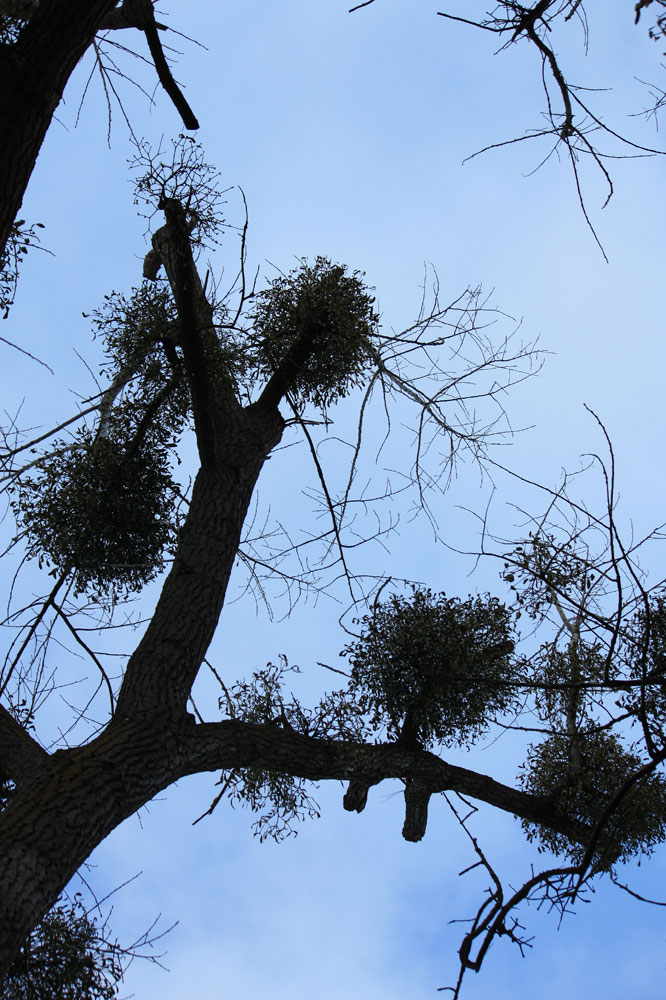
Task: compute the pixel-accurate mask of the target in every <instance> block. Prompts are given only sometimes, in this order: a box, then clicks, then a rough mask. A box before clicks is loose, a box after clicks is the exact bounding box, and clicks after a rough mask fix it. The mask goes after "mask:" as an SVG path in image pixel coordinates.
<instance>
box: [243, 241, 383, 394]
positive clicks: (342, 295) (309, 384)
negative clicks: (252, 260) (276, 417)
mask: <svg viewBox="0 0 666 1000" xmlns="http://www.w3.org/2000/svg"><path fill="white" fill-rule="evenodd" d="M362 279H363V274H362V273H361V272H359V271H354V272H353V273H352V274H347V273H346V268H345V267H344V266H342V265H340V264H333V263H331V261H330V260H329V259H328V258H326V257H317V258H316V260H315V262H314V264H308V262H307V261H306V260H305V258H303V259H302V260H301V264H300V267H298V268H295V269H294V270H293V271H290V272H289V274H286V275H281V276H280V277H279V278H276V279H275V281H273V282H271V284H270V285H269V287H268V288H267V289H265V290H264V291H262V292H259V294H258V295H257V297H256V305H255V309H254V312H253V316H252V320H253V337H252V349H253V353H254V365H255V367H256V370H257V373H258V374H259V375H260V376H264V377H270V376H271V375H273V374H274V372H276V371H277V370H278V368H279V367H280V364H281V363H282V362H283V361H284V360H285V358H286V357H287V355H289V354H290V352H294V353H298V352H299V351H301V350H302V351H303V353H304V354H305V359H304V360H298V361H297V362H296V369H297V371H296V374H295V376H294V377H293V378H292V381H291V388H290V392H291V395H292V398H294V399H295V400H296V401H297V402H298V403H301V404H302V403H305V402H310V403H313V404H314V405H315V406H317V407H325V406H327V405H329V404H330V403H333V402H334V401H335V400H337V399H340V398H343V397H344V396H346V395H347V394H348V393H349V392H350V390H351V389H352V388H353V387H354V386H357V385H360V384H361V382H362V380H363V375H364V372H365V371H366V370H367V367H368V365H369V363H370V360H371V350H370V345H371V340H372V337H373V334H374V333H375V331H376V326H377V322H378V319H379V317H378V315H377V313H376V312H375V311H374V308H373V304H374V301H375V300H374V298H373V296H372V295H371V294H370V291H369V290H368V288H367V287H366V286H365V285H364V283H363V280H362Z"/></svg>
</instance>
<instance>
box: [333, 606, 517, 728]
mask: <svg viewBox="0 0 666 1000" xmlns="http://www.w3.org/2000/svg"><path fill="white" fill-rule="evenodd" d="M360 624H361V635H360V637H359V638H358V639H357V640H356V641H355V642H353V643H351V644H350V645H348V646H347V647H345V649H344V650H343V651H342V655H345V656H348V657H349V660H350V662H351V667H352V671H351V677H352V680H351V685H350V690H351V692H352V694H353V696H354V697H355V698H356V699H357V700H358V703H359V705H360V706H361V707H362V708H363V710H364V711H366V712H368V713H369V714H370V718H371V722H372V724H373V725H375V726H380V725H381V726H386V728H387V730H388V734H389V737H390V738H393V739H401V740H403V741H409V742H414V741H415V742H417V743H419V744H422V745H424V746H426V747H431V746H432V745H433V744H435V743H443V744H445V745H447V746H452V745H469V744H470V743H472V742H473V741H474V740H475V739H477V738H478V736H479V735H480V734H481V733H482V732H483V731H485V730H486V729H487V728H488V726H489V725H490V723H491V721H492V719H493V716H494V715H496V714H499V713H502V712H506V711H507V710H508V709H510V708H511V706H512V705H513V704H514V703H515V699H516V694H515V691H513V690H512V689H511V682H513V681H515V679H516V667H515V664H514V660H513V657H512V655H511V654H512V652H513V648H514V646H513V641H512V638H511V615H510V612H509V611H508V610H507V608H506V607H505V606H504V605H503V604H502V603H501V602H500V601H499V600H498V599H497V598H495V597H491V596H490V595H484V596H479V597H470V598H468V599H467V600H466V601H463V600H460V599H459V598H456V597H447V596H446V595H445V594H433V593H432V591H430V590H417V589H415V590H414V592H413V594H412V596H411V598H406V597H402V596H398V595H393V596H392V597H391V598H390V599H389V600H388V601H385V602H383V603H380V604H377V605H376V606H375V608H374V609H373V612H372V614H370V615H367V616H366V617H364V618H363V619H362V621H361V622H360Z"/></svg>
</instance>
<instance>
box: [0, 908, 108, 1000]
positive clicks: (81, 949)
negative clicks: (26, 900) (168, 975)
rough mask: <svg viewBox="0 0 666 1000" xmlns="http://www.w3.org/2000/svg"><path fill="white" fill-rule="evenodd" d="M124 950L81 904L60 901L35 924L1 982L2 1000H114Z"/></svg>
mask: <svg viewBox="0 0 666 1000" xmlns="http://www.w3.org/2000/svg"><path fill="white" fill-rule="evenodd" d="M122 976H123V967H122V964H121V953H120V950H119V949H118V948H117V947H114V946H113V945H112V944H109V942H108V941H107V940H106V939H105V937H104V934H103V929H102V928H100V927H98V925H97V924H96V923H95V921H94V920H91V919H90V918H89V917H88V916H87V915H86V913H85V911H84V909H83V907H82V906H81V905H80V903H79V902H78V900H77V901H75V902H74V903H72V904H69V905H66V904H64V903H59V904H58V905H56V906H55V907H54V908H53V909H52V910H50V911H49V912H48V913H47V914H46V916H45V917H44V918H43V920H41V921H40V923H39V924H37V926H36V927H35V928H34V930H33V931H32V933H31V934H30V937H29V938H28V940H27V941H26V942H25V944H24V945H23V947H22V948H21V950H20V952H19V954H18V955H17V957H16V959H15V960H14V962H13V964H12V966H11V968H10V970H9V973H8V974H7V976H6V977H5V980H4V982H3V983H2V986H1V992H0V995H1V996H2V1000H112V998H113V997H115V996H117V994H118V989H119V987H118V982H119V981H120V980H121V979H122Z"/></svg>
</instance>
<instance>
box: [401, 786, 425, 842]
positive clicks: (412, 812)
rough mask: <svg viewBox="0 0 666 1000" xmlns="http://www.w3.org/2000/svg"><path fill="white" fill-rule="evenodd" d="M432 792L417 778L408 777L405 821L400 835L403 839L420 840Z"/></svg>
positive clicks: (423, 833) (423, 831)
mask: <svg viewBox="0 0 666 1000" xmlns="http://www.w3.org/2000/svg"><path fill="white" fill-rule="evenodd" d="M431 794H432V792H431V790H430V789H429V788H428V786H427V785H426V784H424V782H422V781H420V780H419V779H418V778H409V779H408V781H407V784H406V785H405V823H404V826H403V828H402V835H403V837H404V838H405V840H409V841H411V842H412V843H417V842H418V841H419V840H422V839H423V837H424V835H425V832H426V826H427V823H428V802H429V801H430V796H431Z"/></svg>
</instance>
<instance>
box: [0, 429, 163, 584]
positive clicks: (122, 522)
mask: <svg viewBox="0 0 666 1000" xmlns="http://www.w3.org/2000/svg"><path fill="white" fill-rule="evenodd" d="M15 508H16V510H17V513H18V517H19V519H20V521H21V523H22V525H23V527H24V529H25V532H26V534H27V538H28V542H29V545H30V547H31V550H32V554H33V555H40V554H43V555H45V556H46V557H47V558H48V560H49V561H50V562H51V563H52V564H53V566H54V567H56V569H57V570H58V571H59V572H67V571H70V570H72V571H73V572H74V573H75V575H76V586H77V590H78V591H82V590H84V589H86V588H88V587H91V588H92V589H93V590H95V591H98V592H109V591H112V592H118V591H125V592H128V591H136V590H140V589H141V587H143V586H144V584H146V583H147V582H148V581H149V580H151V579H152V578H153V577H154V576H155V575H156V574H157V573H158V572H159V571H160V570H161V569H162V567H163V564H164V552H165V550H166V549H168V548H170V546H171V545H172V544H173V542H174V541H175V521H174V515H175V498H174V490H173V483H172V480H171V476H170V473H169V458H168V453H167V451H166V449H165V448H164V447H158V446H156V445H155V443H154V442H148V441H146V439H144V440H143V441H140V442H138V443H135V446H134V447H130V446H127V445H124V444H123V443H121V442H120V441H118V440H114V439H113V438H101V439H98V440H96V441H95V440H93V439H92V437H91V435H90V433H89V432H87V431H83V432H81V433H80V434H79V435H78V437H77V442H76V445H75V446H71V445H69V446H68V447H61V448H58V447H56V448H55V449H54V451H53V452H52V453H51V454H50V455H49V457H48V460H47V461H46V462H45V463H44V464H43V465H42V467H41V468H40V469H39V471H38V473H37V475H36V476H34V477H33V478H31V479H29V480H28V481H26V482H23V483H22V484H21V487H20V491H19V498H18V502H17V503H15Z"/></svg>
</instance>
